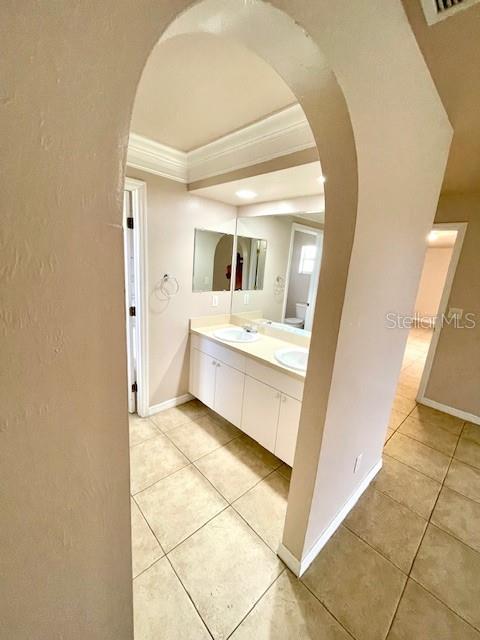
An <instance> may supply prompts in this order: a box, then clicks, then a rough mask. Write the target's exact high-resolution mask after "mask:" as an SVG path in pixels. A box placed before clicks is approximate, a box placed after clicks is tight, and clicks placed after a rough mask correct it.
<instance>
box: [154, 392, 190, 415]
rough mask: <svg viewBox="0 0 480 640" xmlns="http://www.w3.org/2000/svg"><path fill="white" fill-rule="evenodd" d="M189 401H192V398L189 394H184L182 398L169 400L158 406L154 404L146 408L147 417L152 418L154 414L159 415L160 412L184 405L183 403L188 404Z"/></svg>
mask: <svg viewBox="0 0 480 640" xmlns="http://www.w3.org/2000/svg"><path fill="white" fill-rule="evenodd" d="M189 400H193V396H192V395H191V394H190V393H184V394H183V396H177V397H176V398H172V399H171V400H165V402H160V403H159V404H154V405H152V406H150V407H148V415H149V416H153V415H154V414H155V413H159V412H160V411H165V410H166V409H171V408H172V407H178V405H180V404H185V402H189Z"/></svg>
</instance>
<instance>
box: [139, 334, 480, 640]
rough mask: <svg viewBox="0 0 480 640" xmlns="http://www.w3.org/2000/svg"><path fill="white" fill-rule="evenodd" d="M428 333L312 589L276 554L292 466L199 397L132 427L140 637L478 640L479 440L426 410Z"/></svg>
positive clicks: (411, 343) (311, 578)
mask: <svg viewBox="0 0 480 640" xmlns="http://www.w3.org/2000/svg"><path fill="white" fill-rule="evenodd" d="M430 333H431V332H429V331H425V330H412V331H411V333H410V337H409V340H408V346H407V350H406V354H405V358H404V363H403V368H402V373H401V377H400V381H399V385H398V389H397V396H396V398H395V402H394V408H393V411H392V415H391V420H390V424H389V428H388V431H387V437H386V445H385V453H384V463H383V468H382V470H381V471H380V473H379V474H378V476H377V478H376V479H375V481H374V482H373V483H372V485H371V486H370V487H369V488H368V490H367V491H366V492H365V494H364V495H363V496H362V498H361V499H360V501H359V503H358V504H357V505H356V507H355V508H354V509H353V510H352V512H351V513H350V514H349V516H348V517H347V519H346V520H345V521H344V523H343V525H342V526H341V527H340V528H339V529H338V530H337V532H336V533H335V535H334V536H333V537H332V538H331V540H330V541H329V543H328V544H327V546H326V547H325V548H324V549H323V551H322V552H321V553H320V555H319V556H318V557H317V559H316V560H315V561H314V563H313V564H312V565H311V567H310V568H309V569H308V570H307V572H306V573H305V574H304V575H303V577H302V579H301V580H300V581H298V580H297V579H296V578H295V577H294V576H293V575H292V574H291V573H290V572H289V570H288V569H286V567H285V566H284V565H283V563H282V562H281V561H280V560H279V559H278V557H277V556H276V549H277V547H278V544H279V542H280V539H281V535H282V529H283V521H284V517H285V512H286V504H287V496H288V485H289V477H290V469H289V468H288V467H287V466H286V465H284V464H283V463H281V461H280V460H278V459H277V458H275V457H274V456H273V455H272V454H270V453H269V452H267V451H265V450H264V449H262V448H261V447H260V446H259V445H257V444H256V443H255V442H254V441H253V440H251V439H250V438H248V437H247V436H245V435H243V434H242V432H241V431H239V430H238V429H236V428H235V427H233V426H232V425H230V424H228V423H226V422H225V421H224V420H222V419H221V418H219V417H218V416H215V415H214V414H213V413H212V412H211V411H210V410H208V409H207V408H206V407H204V406H203V405H201V404H200V403H198V402H197V401H192V402H190V403H188V404H186V405H182V406H180V407H177V408H175V409H170V410H168V411H165V412H163V413H160V414H156V415H155V416H153V417H152V418H150V419H140V418H137V417H132V418H131V419H130V430H131V484H132V496H133V497H132V529H133V572H134V611H135V638H136V640H147V639H148V640H150V639H152V640H153V639H154V638H160V637H161V638H162V639H163V638H166V639H168V638H175V639H177V638H189V639H190V638H192V639H197V638H198V639H202V638H209V637H213V638H215V639H217V638H229V637H231V638H235V639H236V640H241V639H243V638H245V639H247V638H251V637H253V636H255V637H256V638H258V639H259V640H267V639H275V640H277V639H281V638H285V639H287V638H288V639H290V638H292V639H293V638H295V639H297V638H302V639H303V638H322V640H323V639H325V640H327V639H335V640H340V639H343V638H351V637H353V638H355V639H357V640H384V639H385V638H388V640H410V639H411V638H415V640H427V639H428V640H431V639H435V640H443V639H445V640H447V639H455V640H457V639H460V638H461V639H462V640H464V639H465V640H474V639H477V640H480V632H479V629H480V614H479V609H478V601H479V598H480V593H479V592H478V585H479V584H480V527H479V522H480V435H479V431H478V427H477V426H474V425H470V424H468V423H463V422H462V421H461V420H460V419H457V418H454V417H452V416H449V415H446V414H443V413H440V412H437V411H434V410H431V409H428V408H426V407H421V406H418V405H416V402H415V399H414V398H415V394H416V389H417V387H418V382H419V379H420V376H421V372H422V369H423V363H424V359H425V356H426V352H427V350H428V344H429V340H430Z"/></svg>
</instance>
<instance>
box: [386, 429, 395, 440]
mask: <svg viewBox="0 0 480 640" xmlns="http://www.w3.org/2000/svg"><path fill="white" fill-rule="evenodd" d="M394 433H395V429H387V432H386V434H385V442H388V441H389V440H390V438H391V437H392V436H393V434H394Z"/></svg>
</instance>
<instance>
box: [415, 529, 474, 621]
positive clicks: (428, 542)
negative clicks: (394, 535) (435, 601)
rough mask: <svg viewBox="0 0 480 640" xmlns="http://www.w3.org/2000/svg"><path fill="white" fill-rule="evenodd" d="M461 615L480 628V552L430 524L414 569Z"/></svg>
mask: <svg viewBox="0 0 480 640" xmlns="http://www.w3.org/2000/svg"><path fill="white" fill-rule="evenodd" d="M411 576H412V578H414V579H415V580H416V581H417V582H419V583H420V584H421V585H422V586H423V587H425V589H427V590H428V591H430V592H431V593H433V594H434V595H435V596H437V597H438V598H440V600H441V601H442V602H444V603H445V604H446V605H447V606H448V607H450V609H452V610H453V611H454V612H455V613H457V614H458V615H459V616H460V617H462V618H464V619H465V620H467V622H470V624H472V625H473V626H474V627H476V628H477V629H479V628H480V607H479V606H478V603H479V602H480V554H479V553H477V552H476V551H474V550H473V549H471V548H470V547H468V546H467V545H465V544H463V542H460V541H459V540H456V539H455V538H454V537H453V536H451V535H450V534H448V533H446V532H445V531H442V530H441V529H438V528H437V527H435V526H433V525H431V524H429V525H428V528H427V532H426V534H425V537H424V538H423V541H422V544H421V545H420V549H419V551H418V554H417V557H416V559H415V562H414V564H413V569H412V573H411Z"/></svg>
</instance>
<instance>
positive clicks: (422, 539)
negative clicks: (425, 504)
mask: <svg viewBox="0 0 480 640" xmlns="http://www.w3.org/2000/svg"><path fill="white" fill-rule="evenodd" d="M464 428H465V422H464V423H463V425H462V429H461V431H460V434H459V436H458V439H457V444H456V445H455V449H454V451H453V454H452V457H451V458H450V461H449V463H448V467H447V470H446V472H445V475H444V477H443V480H442V482H441V486H440V491H439V492H438V494H437V497H436V499H435V502H434V503H433V507H432V510H431V512H430V516H429V518H428V520H427V526H426V527H425V531H424V532H423V535H422V537H421V538H420V542H419V544H418V547H417V550H416V552H415V554H414V556H413V559H412V563H411V565H410V570H409V572H408V574H407V580H406V581H405V585H404V587H403V591H402V594H401V596H400V598H399V600H398V603H397V606H396V609H395V612H394V614H393V617H392V620H391V623H390V626H389V628H388V631H387V635H386V636H385V638H387V637H388V635H389V634H390V631H391V629H392V627H393V624H394V622H395V618H396V617H397V613H398V609H399V608H400V603H401V601H402V599H403V596H404V594H405V590H406V588H407V584H408V581H409V580H410V579H411V574H412V571H413V567H414V565H415V561H416V559H417V556H418V554H419V552H420V549H421V546H422V544H423V541H424V539H425V536H426V534H427V531H428V526H429V525H430V523H431V518H432V514H433V512H434V511H435V507H436V506H437V502H438V499H439V497H440V494H441V492H442V489H443V487H444V484H445V479H446V477H447V475H448V472H449V470H450V466H451V464H452V460H453V457H454V455H455V452H456V450H457V447H458V443H459V442H460V438H461V436H462V433H463V430H464ZM434 526H435V525H434ZM418 584H420V583H418ZM420 586H421V587H422V588H423V589H425V591H426V592H427V593H429V594H430V595H432V596H434V594H433V593H431V592H430V590H429V589H427V588H426V587H425V586H424V585H420ZM438 600H439V601H440V602H442V604H444V605H445V606H447V605H446V604H445V603H444V602H443V600H440V599H439V598H438ZM447 608H448V609H449V607H448V606H447ZM454 613H455V614H456V615H457V616H458V613H456V612H454ZM458 617H459V618H462V617H461V616H458ZM462 620H463V618H462Z"/></svg>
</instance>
